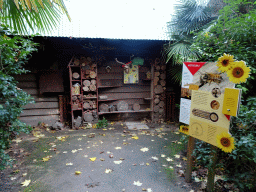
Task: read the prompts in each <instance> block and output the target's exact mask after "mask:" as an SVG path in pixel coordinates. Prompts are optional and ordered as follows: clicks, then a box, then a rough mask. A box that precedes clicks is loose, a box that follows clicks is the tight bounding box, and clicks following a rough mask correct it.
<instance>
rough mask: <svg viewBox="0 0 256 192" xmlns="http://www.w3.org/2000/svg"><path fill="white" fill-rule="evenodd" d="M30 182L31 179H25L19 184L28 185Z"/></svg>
mask: <svg viewBox="0 0 256 192" xmlns="http://www.w3.org/2000/svg"><path fill="white" fill-rule="evenodd" d="M30 182H31V180H25V181H24V182H22V183H21V185H22V186H23V187H26V186H28V185H29V184H30Z"/></svg>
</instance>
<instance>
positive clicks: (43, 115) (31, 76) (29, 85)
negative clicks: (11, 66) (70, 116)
mask: <svg viewBox="0 0 256 192" xmlns="http://www.w3.org/2000/svg"><path fill="white" fill-rule="evenodd" d="M15 80H17V81H18V82H19V83H18V85H17V86H18V87H19V88H21V89H23V90H24V91H26V92H27V93H29V94H30V95H31V96H32V97H33V98H34V100H35V103H30V104H28V105H26V106H24V110H23V112H22V113H21V115H20V120H21V121H22V122H24V123H27V124H30V125H31V126H36V125H38V122H44V123H46V124H48V125H53V124H54V123H55V122H56V121H57V120H59V114H60V111H59V99H58V96H42V95H39V89H38V87H39V86H38V83H37V82H38V80H37V74H36V73H28V74H22V75H16V76H15Z"/></svg>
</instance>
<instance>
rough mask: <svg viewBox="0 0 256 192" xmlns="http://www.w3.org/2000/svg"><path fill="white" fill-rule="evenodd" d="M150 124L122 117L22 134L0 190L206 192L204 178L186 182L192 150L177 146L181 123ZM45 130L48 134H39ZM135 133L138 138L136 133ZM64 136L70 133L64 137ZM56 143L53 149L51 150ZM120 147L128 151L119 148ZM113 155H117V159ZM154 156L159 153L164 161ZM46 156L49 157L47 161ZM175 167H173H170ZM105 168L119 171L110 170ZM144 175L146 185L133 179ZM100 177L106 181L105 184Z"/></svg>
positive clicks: (12, 152)
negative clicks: (132, 125)
mask: <svg viewBox="0 0 256 192" xmlns="http://www.w3.org/2000/svg"><path fill="white" fill-rule="evenodd" d="M148 126H149V129H147V130H128V129H127V127H126V126H125V125H124V124H123V123H122V122H116V123H115V124H114V125H109V126H108V127H107V128H106V130H103V129H92V128H90V129H79V130H71V129H70V128H69V127H65V128H64V129H63V130H59V131H51V130H49V129H48V131H47V129H46V127H37V128H35V129H34V132H33V133H34V135H36V136H34V135H33V134H32V133H31V134H29V135H26V134H21V135H20V136H19V137H18V138H17V139H16V140H15V141H14V142H13V143H12V145H11V148H10V149H9V150H8V154H9V155H10V156H11V158H12V159H15V161H14V164H13V168H10V167H8V168H7V169H5V170H3V171H1V172H0V178H1V179H0V191H12V192H16V191H17V192H18V191H70V190H71V189H69V188H68V186H72V190H71V191H94V192H97V191H99V192H104V191H106V192H107V191H113V192H115V191H116V192H118V191H126V192H129V191H143V190H144V191H150V190H149V188H150V189H152V191H154V192H156V191H194V192H197V191H202V190H201V183H200V182H192V183H186V182H185V178H184V174H183V173H184V172H185V168H186V160H185V159H184V158H186V150H183V151H181V150H179V149H180V148H179V147H177V149H175V150H174V146H179V144H177V142H179V139H180V136H181V134H175V132H176V133H177V131H178V126H177V124H176V125H175V124H166V123H163V124H148ZM35 133H36V134H35ZM40 135H41V136H42V137H41V138H38V136H39V137H40ZM93 135H94V136H93ZM135 136H137V137H138V139H136V138H133V137H135ZM63 137H65V138H64V139H63V141H62V140H61V138H63ZM56 138H59V139H60V140H58V139H56ZM81 141H83V142H81ZM99 141H100V143H99ZM93 143H94V144H93ZM95 143H97V144H95ZM124 143H126V144H124ZM100 144H101V145H100ZM50 145H52V148H50V149H49V146H50ZM118 146H120V147H122V150H115V147H118ZM180 146H181V145H180ZM142 147H148V148H149V152H148V153H147V152H145V153H143V152H141V151H139V149H141V148H142ZM79 148H81V151H79V150H80V149H79ZM85 148H88V149H87V150H85ZM175 148H176V147H175ZM74 150H76V152H75V153H73V151H74ZM133 150H134V151H135V150H137V151H139V152H137V153H136V155H134V154H132V153H131V152H133ZM65 151H69V155H68V156H65V154H63V153H64V152H65ZM71 151H72V153H70V152H71ZM171 151H172V152H171ZM108 152H110V154H108ZM176 152H177V153H176ZM162 153H164V154H165V155H166V157H168V156H170V155H171V154H172V155H173V153H176V154H178V155H180V158H175V157H174V156H172V157H171V158H172V159H173V162H167V161H166V160H165V158H166V157H165V158H163V157H161V155H162ZM82 154H83V155H84V156H86V159H85V158H84V156H83V157H82V156H81V155H82ZM109 155H113V156H114V157H113V159H112V158H110V157H109ZM49 156H51V157H49ZM94 156H95V157H97V160H96V161H95V162H92V161H90V160H89V158H90V157H94ZM47 157H48V160H47ZM152 157H157V158H158V160H155V159H152ZM42 158H46V159H45V162H44V161H42ZM123 158H124V159H123ZM99 159H104V161H100V160H99ZM119 159H122V160H123V161H122V163H121V164H120V165H118V164H117V165H115V164H113V163H112V162H113V160H116V161H120V160H119ZM68 161H70V162H68ZM71 162H72V163H73V164H74V166H75V164H77V167H76V168H73V167H74V166H73V167H72V166H68V165H67V164H68V163H71ZM82 165H83V166H82ZM177 165H179V167H178V166H177ZM169 166H172V167H173V169H169V168H168V167H169ZM105 168H109V169H110V170H112V171H113V172H110V173H106V172H105V173H104V171H106V170H104V169H105ZM76 169H78V170H79V171H80V170H82V171H81V172H82V173H81V175H75V174H74V173H75V171H78V170H76ZM85 169H86V170H85ZM88 169H90V172H89V171H88ZM129 171H130V172H129ZM70 172H71V173H72V174H70ZM99 172H101V174H99ZM128 172H129V173H128ZM136 174H137V175H136ZM138 175H141V176H140V177H139V176H138ZM53 176H55V177H56V178H57V177H58V179H57V180H56V178H54V177H53ZM122 177H123V179H122V180H121V179H120V178H122ZM82 178H83V179H82ZM25 180H31V183H30V184H29V185H28V186H27V187H26V186H22V185H21V183H22V182H24V181H25ZM138 180H139V181H140V182H141V183H143V184H142V186H141V187H139V186H136V185H134V184H133V183H134V182H135V181H138ZM63 181H65V182H64V183H63ZM96 182H100V184H99V186H97V183H96ZM81 183H82V184H81ZM67 184H68V185H67ZM88 184H91V187H89V186H88Z"/></svg>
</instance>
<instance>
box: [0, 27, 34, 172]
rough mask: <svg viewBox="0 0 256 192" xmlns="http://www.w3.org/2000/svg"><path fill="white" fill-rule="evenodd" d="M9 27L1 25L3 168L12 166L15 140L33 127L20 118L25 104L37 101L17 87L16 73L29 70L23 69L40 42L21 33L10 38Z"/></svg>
mask: <svg viewBox="0 0 256 192" xmlns="http://www.w3.org/2000/svg"><path fill="white" fill-rule="evenodd" d="M7 33H8V34H10V32H9V31H8V29H7V28H6V27H5V26H3V25H1V27H0V59H1V60H0V68H1V71H0V160H1V161H0V169H3V168H4V167H5V165H10V161H9V156H8V154H6V153H5V151H4V150H5V149H7V148H8V147H9V145H10V143H11V140H12V139H14V138H15V137H16V135H19V133H20V132H25V133H29V131H30V130H31V127H30V126H27V125H26V124H25V123H22V122H21V121H20V120H19V116H20V113H21V112H22V110H23V108H22V106H24V105H26V104H28V103H31V102H33V100H32V98H31V96H30V95H28V94H27V93H26V92H24V91H23V90H22V89H20V88H18V87H17V83H18V82H17V81H15V80H14V77H13V75H18V74H22V73H26V72H28V71H27V70H25V69H24V68H23V65H24V64H25V63H27V61H28V60H29V57H30V56H31V53H32V52H33V51H36V50H37V49H36V48H35V46H36V45H37V44H36V43H34V42H32V41H31V39H25V38H22V37H20V36H14V37H10V36H7Z"/></svg>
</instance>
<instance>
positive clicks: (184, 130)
mask: <svg viewBox="0 0 256 192" xmlns="http://www.w3.org/2000/svg"><path fill="white" fill-rule="evenodd" d="M188 129H189V126H188V125H181V126H180V132H182V133H185V134H188Z"/></svg>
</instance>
